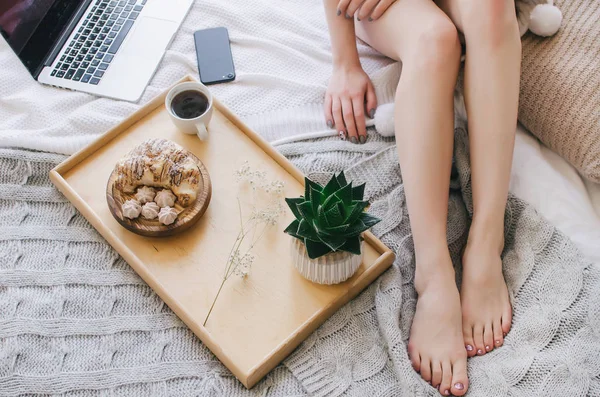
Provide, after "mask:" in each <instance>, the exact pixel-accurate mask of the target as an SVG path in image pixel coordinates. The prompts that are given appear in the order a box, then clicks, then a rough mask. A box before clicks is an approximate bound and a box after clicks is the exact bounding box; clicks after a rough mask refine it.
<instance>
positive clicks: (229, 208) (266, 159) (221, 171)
mask: <svg viewBox="0 0 600 397" xmlns="http://www.w3.org/2000/svg"><path fill="white" fill-rule="evenodd" d="M184 80H193V79H192V78H191V77H189V76H188V77H186V78H185V79H184ZM165 95H166V91H165V93H163V94H162V95H160V96H158V97H157V98H155V99H154V100H152V101H151V102H149V103H148V104H146V105H145V106H144V107H142V108H141V109H139V110H138V111H137V112H135V113H134V114H133V115H132V116H131V117H129V118H127V119H126V120H125V121H123V122H122V123H121V124H119V125H118V126H116V127H115V128H113V129H112V130H110V131H108V132H107V133H106V134H104V135H102V136H101V137H100V138H98V139H97V140H96V141H95V142H93V143H92V144H91V145H89V146H88V147H86V148H84V149H82V150H81V151H79V152H78V153H76V154H74V155H73V156H71V157H70V158H68V159H67V160H66V161H64V162H63V163H61V164H60V165H58V166H57V167H56V168H55V169H53V170H52V171H51V172H50V179H51V180H52V182H53V183H54V184H55V185H56V187H57V188H58V189H59V190H60V191H61V192H62V193H63V194H64V195H65V196H66V197H67V198H68V199H69V200H70V201H71V202H72V203H73V204H74V205H75V207H77V209H78V210H79V211H80V212H81V213H82V214H83V215H84V216H85V217H86V218H87V219H88V220H89V222H90V223H91V224H92V225H93V226H94V227H95V228H96V229H97V230H98V231H99V232H100V234H102V236H104V238H105V239H106V240H107V241H108V243H109V244H111V245H112V246H113V247H114V248H115V249H116V250H117V252H119V254H121V256H122V257H123V258H124V259H125V260H126V261H127V263H129V265H130V266H131V267H132V268H133V269H134V270H135V271H136V272H137V273H138V274H139V275H140V276H141V277H142V278H143V279H144V281H145V282H147V283H148V285H149V286H150V287H151V288H152V289H154V291H156V293H157V294H158V295H159V296H160V297H161V298H162V299H163V300H164V301H165V302H166V303H167V305H169V307H170V308H171V309H172V310H173V311H174V312H175V313H176V314H177V315H178V316H179V317H180V318H181V319H182V320H183V321H184V322H185V323H186V324H187V326H188V327H190V329H191V330H192V331H193V332H194V333H195V334H196V335H197V336H198V337H199V338H200V339H201V340H202V342H204V343H205V344H206V346H208V347H209V348H210V349H211V350H212V352H213V353H214V354H215V355H216V356H217V357H218V358H219V359H220V360H221V361H222V362H223V364H225V365H226V366H227V367H228V368H229V369H230V370H231V372H232V373H233V374H234V375H235V376H236V377H237V378H238V379H239V380H240V381H241V382H242V383H243V384H244V385H245V386H246V387H248V388H250V387H252V386H254V385H255V384H256V383H257V382H258V381H259V380H260V379H261V378H262V377H263V376H265V375H266V374H267V373H268V372H269V371H270V370H271V369H273V368H274V367H275V366H276V365H277V364H279V363H280V362H281V361H282V360H283V359H284V358H285V357H286V356H287V355H288V354H290V353H291V352H292V351H293V350H294V349H295V348H296V347H297V346H298V345H299V344H300V343H301V342H302V341H303V340H304V339H305V338H306V337H307V336H308V335H310V333H311V332H313V331H314V330H315V329H316V328H317V327H318V326H319V325H321V324H322V323H323V322H324V321H325V320H326V319H327V318H329V317H330V316H331V315H332V314H333V313H335V311H336V310H338V309H339V308H340V307H341V306H342V305H344V304H345V303H346V302H348V301H349V300H351V299H352V298H354V297H355V296H356V295H358V293H359V292H360V291H361V290H363V289H364V288H365V287H366V286H367V285H369V284H370V283H371V282H372V281H373V280H375V279H376V278H377V277H378V276H379V275H380V274H381V273H383V272H384V271H385V270H386V269H387V268H388V267H389V266H390V265H391V264H392V262H393V260H394V255H393V253H392V252H391V251H390V249H389V248H387V247H386V246H385V245H384V244H383V243H381V241H379V240H378V239H377V238H375V236H373V234H371V233H369V232H367V233H366V234H365V243H366V244H364V259H363V264H362V265H361V266H360V268H359V270H358V272H357V273H356V274H355V275H354V276H353V277H352V278H351V279H350V280H348V281H346V282H345V283H342V284H338V285H334V286H323V285H318V284H314V283H312V282H310V281H307V280H305V279H304V278H302V276H300V274H299V273H298V272H297V271H296V269H295V268H294V267H293V265H292V263H291V254H290V249H289V245H290V244H289V239H290V238H291V237H290V236H288V235H287V234H284V233H283V232H282V231H283V229H284V228H285V227H286V226H287V224H288V223H289V222H290V221H291V220H292V217H293V215H292V214H291V213H290V212H289V211H286V214H285V216H284V217H283V218H282V219H280V221H279V223H278V225H276V226H275V227H273V228H272V230H271V231H270V232H268V233H267V234H266V235H265V236H264V237H263V238H262V240H261V242H260V243H259V244H258V245H257V246H256V247H255V249H254V250H253V253H254V255H255V256H256V260H255V262H254V264H253V266H252V272H251V274H250V276H248V277H247V278H246V279H244V280H243V279H241V278H237V277H232V278H230V279H229V280H228V281H227V283H226V284H225V287H224V288H223V290H222V292H221V295H220V297H219V300H218V301H217V304H216V306H215V309H214V310H213V312H212V314H211V316H210V319H209V321H208V323H207V326H206V327H203V326H202V323H203V322H204V319H205V317H206V315H207V313H208V310H209V307H210V305H211V303H212V301H213V299H214V297H215V295H216V293H217V289H218V288H219V285H220V282H221V280H222V275H223V271H224V266H225V261H226V259H227V257H228V254H229V251H230V249H231V246H232V244H233V242H234V241H235V239H236V236H237V233H238V231H239V215H238V212H237V198H236V195H237V192H238V182H237V181H236V179H235V177H234V172H235V170H237V169H239V168H240V166H241V165H242V164H243V162H244V161H248V163H249V165H250V166H252V167H253V168H256V169H262V170H264V171H266V172H267V174H268V175H269V177H271V178H273V179H279V180H282V181H284V182H285V184H286V187H285V195H286V197H294V196H296V197H297V196H299V195H301V194H303V183H304V181H303V179H304V177H303V175H302V173H301V172H300V171H299V170H298V169H297V168H295V167H294V166H293V165H292V164H291V163H290V162H289V161H288V160H287V159H286V158H285V157H283V156H282V155H281V154H280V153H278V152H277V151H275V150H274V149H273V147H272V146H270V145H269V144H268V143H267V142H266V141H264V140H263V139H262V138H261V137H260V136H259V135H257V134H256V133H255V132H253V131H252V130H250V129H249V128H248V127H247V126H245V125H244V123H242V121H240V119H239V118H237V117H236V116H235V115H234V114H233V113H232V112H231V111H230V110H229V109H227V108H226V107H225V106H223V105H222V104H221V103H220V102H219V101H218V100H217V99H215V100H214V107H215V109H214V113H213V118H212V121H211V123H210V125H209V134H210V137H209V139H208V140H207V141H206V142H201V141H200V140H199V139H198V138H197V137H196V136H192V135H185V134H183V133H181V132H179V131H177V129H176V128H175V126H174V125H173V124H172V123H171V121H170V119H169V116H168V114H167V111H166V109H165V107H164V99H165ZM152 137H162V138H166V139H171V140H173V141H174V142H176V143H178V144H180V145H181V146H183V147H185V148H187V149H188V150H190V151H191V152H192V153H194V154H195V155H196V156H197V157H198V158H199V159H200V160H201V161H202V162H203V163H204V165H205V166H206V168H207V169H208V171H209V173H210V175H211V181H212V200H211V204H210V205H209V207H208V209H207V210H206V212H205V214H204V216H203V217H202V218H201V219H200V220H199V221H198V223H196V225H195V226H194V227H192V228H190V229H189V230H187V231H185V232H183V233H181V234H178V235H176V236H171V237H162V238H152V237H143V236H139V235H137V234H134V233H131V232H130V231H128V230H126V229H125V228H123V227H122V226H121V225H119V223H117V221H116V220H115V219H114V218H113V216H112V215H111V213H110V211H109V208H108V205H107V202H106V196H105V187H106V181H107V180H108V178H109V176H110V174H111V172H112V170H113V167H114V165H115V163H116V162H117V161H118V160H119V159H120V158H121V157H122V156H123V155H124V154H125V153H127V152H128V151H129V150H131V149H132V148H133V147H134V146H136V145H138V144H139V143H141V142H142V141H144V140H146V139H149V138H152Z"/></svg>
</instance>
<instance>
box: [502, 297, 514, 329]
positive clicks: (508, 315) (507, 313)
mask: <svg viewBox="0 0 600 397" xmlns="http://www.w3.org/2000/svg"><path fill="white" fill-rule="evenodd" d="M506 306H507V308H506V309H505V310H504V313H503V314H502V331H503V332H504V336H506V334H508V331H510V325H511V323H512V310H511V308H510V304H507V305H506Z"/></svg>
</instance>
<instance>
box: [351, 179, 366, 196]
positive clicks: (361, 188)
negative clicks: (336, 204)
mask: <svg viewBox="0 0 600 397" xmlns="http://www.w3.org/2000/svg"><path fill="white" fill-rule="evenodd" d="M366 185H367V184H366V183H363V184H362V185H358V186H355V187H353V188H352V200H362V199H363V198H364V196H365V186H366Z"/></svg>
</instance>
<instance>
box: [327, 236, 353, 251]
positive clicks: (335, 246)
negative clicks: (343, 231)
mask: <svg viewBox="0 0 600 397" xmlns="http://www.w3.org/2000/svg"><path fill="white" fill-rule="evenodd" d="M347 240H348V239H347V238H346V237H344V236H327V238H322V239H321V242H322V243H323V244H325V245H327V246H328V247H329V248H331V250H332V251H337V250H339V249H340V247H341V246H343V245H344V244H346V241H347Z"/></svg>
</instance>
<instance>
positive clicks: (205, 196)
mask: <svg viewBox="0 0 600 397" xmlns="http://www.w3.org/2000/svg"><path fill="white" fill-rule="evenodd" d="M189 154H190V155H191V156H192V158H193V159H194V161H195V162H196V165H198V168H199V169H200V174H201V175H202V180H201V181H200V183H199V186H198V196H197V197H196V201H195V202H194V203H193V204H192V205H190V206H188V207H182V206H181V205H179V204H178V203H177V202H175V207H174V208H175V209H176V210H177V212H178V215H177V220H176V221H175V222H174V223H172V224H170V225H163V224H162V223H160V222H159V221H158V218H156V219H145V218H144V217H142V216H141V215H140V216H139V217H138V218H136V219H129V218H126V217H124V216H123V212H122V210H121V206H122V205H123V203H124V202H125V201H127V200H130V199H135V193H131V194H128V193H123V192H121V191H120V190H119V189H117V188H115V186H114V185H115V180H116V179H117V174H116V173H115V171H113V172H112V173H111V174H110V178H108V184H107V185H106V201H107V202H108V208H109V209H110V213H111V214H112V215H113V216H114V217H115V219H116V220H117V222H119V224H120V225H121V226H123V227H124V228H125V229H127V230H129V231H131V232H133V233H136V234H139V235H141V236H147V237H164V236H172V235H173V234H176V233H180V232H183V231H184V230H187V229H189V228H190V227H192V226H193V225H194V224H195V223H196V222H198V219H200V218H201V217H202V215H204V212H205V211H206V208H207V207H208V204H209V203H210V198H211V195H212V185H211V183H210V176H209V175H208V170H207V169H206V167H205V166H204V164H203V163H202V161H200V159H199V158H198V157H196V156H195V155H194V154H193V153H191V152H190V153H189ZM158 190H160V188H158V189H157V191H158Z"/></svg>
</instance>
